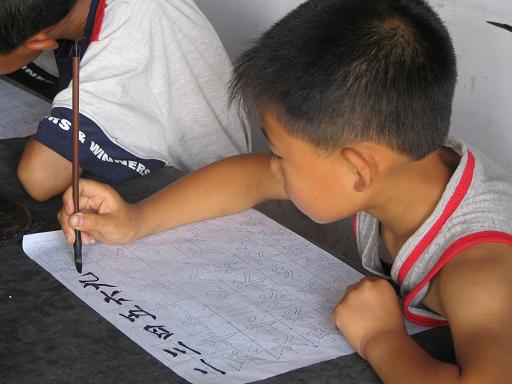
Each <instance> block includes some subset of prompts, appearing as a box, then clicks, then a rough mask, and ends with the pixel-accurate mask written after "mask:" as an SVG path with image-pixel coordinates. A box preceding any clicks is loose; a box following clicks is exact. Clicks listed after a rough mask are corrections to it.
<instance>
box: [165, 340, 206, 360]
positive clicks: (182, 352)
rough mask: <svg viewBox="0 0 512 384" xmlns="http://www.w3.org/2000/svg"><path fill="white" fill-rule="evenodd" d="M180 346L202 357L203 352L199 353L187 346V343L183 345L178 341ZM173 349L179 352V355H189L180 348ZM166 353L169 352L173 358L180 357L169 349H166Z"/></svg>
mask: <svg viewBox="0 0 512 384" xmlns="http://www.w3.org/2000/svg"><path fill="white" fill-rule="evenodd" d="M178 344H179V345H181V346H182V347H183V348H185V349H188V350H189V351H190V352H193V353H195V354H196V355H199V356H201V352H198V351H196V350H195V349H192V348H190V347H189V346H188V345H186V344H185V343H183V342H182V341H178ZM173 349H174V350H175V351H177V352H179V353H181V354H183V355H186V354H187V351H185V350H183V349H180V348H177V347H174V348H173ZM164 352H167V353H168V354H170V355H172V357H176V356H178V354H177V353H176V352H173V351H171V350H169V349H164Z"/></svg>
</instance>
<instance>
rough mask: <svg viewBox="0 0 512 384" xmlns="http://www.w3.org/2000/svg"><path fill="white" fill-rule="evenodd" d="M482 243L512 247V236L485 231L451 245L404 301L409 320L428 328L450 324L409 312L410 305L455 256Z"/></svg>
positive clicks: (465, 237)
mask: <svg viewBox="0 0 512 384" xmlns="http://www.w3.org/2000/svg"><path fill="white" fill-rule="evenodd" d="M480 243H504V244H507V245H512V235H511V234H508V233H505V232H498V231H485V232H477V233H472V234H471V235H467V236H464V237H462V238H460V239H459V240H457V241H455V242H454V243H453V244H452V245H450V246H449V247H448V248H447V249H446V251H445V252H444V253H443V255H442V256H441V258H440V259H439V260H438V261H437V263H436V264H435V265H434V267H433V268H432V270H431V271H430V272H429V274H428V275H427V277H425V279H423V280H422V281H421V283H419V284H418V285H417V286H416V288H414V289H413V290H412V291H411V292H410V293H409V294H408V295H407V297H406V298H405V300H404V313H405V317H407V319H409V320H411V321H412V322H414V323H416V324H420V325H426V326H432V327H437V326H445V325H448V322H446V321H442V320H434V319H430V318H428V317H425V316H421V315H417V314H415V313H412V312H411V311H409V305H410V304H411V302H412V300H413V299H414V298H415V297H416V295H417V294H418V293H419V292H420V291H421V289H422V288H423V287H424V286H425V285H426V284H427V283H428V282H429V281H431V280H432V279H433V278H434V276H435V275H437V274H438V273H439V271H440V270H441V269H442V268H443V267H444V266H445V265H446V264H447V263H448V262H449V261H450V260H452V259H453V258H454V257H455V256H457V255H458V254H459V253H460V252H462V251H463V250H465V249H467V248H469V247H472V246H474V245H476V244H480Z"/></svg>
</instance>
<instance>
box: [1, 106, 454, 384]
mask: <svg viewBox="0 0 512 384" xmlns="http://www.w3.org/2000/svg"><path fill="white" fill-rule="evenodd" d="M0 102H1V100H0ZM25 142H26V140H25V139H14V140H0V195H4V196H7V197H9V198H11V199H15V200H17V201H19V202H21V203H22V204H24V205H25V206H26V207H27V208H28V209H29V210H30V212H31V214H32V216H33V219H34V220H33V223H32V226H31V230H30V231H31V232H40V231H49V230H56V229H58V222H57V219H56V213H57V211H58V210H59V208H60V198H54V199H52V200H51V201H49V202H46V203H37V202H35V201H32V200H31V199H30V198H28V196H27V195H26V194H25V193H24V191H23V189H22V188H21V186H20V184H19V183H18V181H17V179H16V175H15V171H16V165H17V161H18V159H19V156H20V154H21V151H22V149H23V146H24V143H25ZM180 176H181V173H180V172H179V171H177V170H174V169H172V168H167V169H164V170H162V171H160V172H158V173H156V174H153V175H150V176H148V177H145V178H139V179H137V180H133V181H131V182H129V183H127V184H125V185H123V186H121V187H116V189H118V191H119V192H120V193H121V194H122V195H123V196H124V197H125V198H126V199H127V200H128V201H137V200H140V199H142V198H143V197H145V196H147V195H149V194H151V193H152V192H154V191H156V190H158V189H159V188H161V187H162V186H164V185H167V184H168V183H170V182H172V181H173V180H176V179H177V178H179V177H180ZM258 209H259V210H260V211H262V212H263V213H265V214H267V215H268V216H270V217H272V218H273V219H275V220H276V221H278V222H279V223H281V224H283V225H285V226H286V227H288V228H290V229H292V230H293V231H295V232H297V233H298V234H300V235H302V236H303V237H305V238H307V239H309V240H310V241H312V242H314V243H316V244H317V245H319V246H321V247H322V248H324V249H326V250H327V251H329V252H331V253H332V254H334V255H335V256H336V257H338V258H340V259H341V260H343V261H345V262H346V263H348V264H350V265H351V266H353V267H354V268H356V269H358V270H359V271H361V272H362V268H361V265H360V262H359V259H358V256H357V253H356V249H355V244H354V239H353V235H352V221H351V220H347V221H343V222H340V223H336V224H331V225H324V226H321V225H317V224H314V223H312V222H311V221H310V220H309V219H308V218H306V217H305V216H304V215H302V214H301V213H300V212H298V211H297V210H296V209H295V208H294V207H293V206H292V205H291V204H289V203H287V202H278V203H277V202H274V203H267V204H264V205H261V206H259V207H258ZM415 339H417V340H418V341H419V342H420V344H421V345H423V346H424V347H425V348H426V349H427V350H428V351H429V352H431V353H432V354H433V355H434V356H435V357H437V358H439V359H442V360H445V361H453V358H454V355H453V350H452V346H451V342H450V338H449V333H448V330H447V329H436V330H430V331H427V332H424V333H422V334H420V335H417V336H415ZM0 372H1V373H0V376H1V379H0V381H1V382H2V383H20V384H21V383H23V384H25V383H27V384H28V383H29V384H37V383H101V384H107V383H116V384H118V383H154V384H158V383H185V382H186V381H185V380H183V379H181V378H180V377H178V376H176V375H175V374H174V373H173V372H172V371H170V370H169V369H167V368H166V367H165V366H163V365H162V364H160V363H159V362H158V361H156V360H155V359H154V358H152V357H151V356H150V355H149V354H147V353H146V352H144V351H143V350H142V349H141V348H140V347H139V346H138V345H137V344H135V343H133V342H132V341H131V340H130V339H128V338H127V337H126V336H124V335H123V334H122V333H120V332H119V331H118V330H117V329H116V328H114V327H113V326H112V325H111V324H110V323H108V322H107V321H106V320H104V319H103V318H102V317H101V316H99V315H98V314H97V313H96V312H94V311H93V310H92V309H91V308H89V307H88V306H87V305H86V304H84V303H83V302H82V301H81V300H80V299H78V298H77V297H75V296H74V295H73V294H72V293H71V292H70V291H68V290H67V289H65V288H64V287H63V286H62V285H61V284H60V283H59V282H57V281H56V280H55V279H54V278H53V277H52V276H51V275H49V274H48V273H47V272H46V271H44V270H43V269H42V268H41V267H39V266H38V265H37V264H35V263H34V262H33V261H31V260H30V259H29V258H28V257H27V256H25V255H24V254H23V251H22V248H21V242H20V241H16V242H11V243H10V244H6V245H1V246H0ZM377 382H379V381H378V379H377V378H376V376H375V375H374V373H373V372H372V371H371V369H370V368H369V366H368V365H367V364H366V363H365V362H364V361H363V360H362V359H360V358H359V357H358V356H357V355H350V356H346V357H342V358H338V359H336V360H332V361H327V362H323V363H320V364H316V365H314V366H311V367H306V368H303V369H299V370H297V371H293V372H289V373H286V374H284V375H281V376H278V377H274V378H271V379H268V380H265V381H263V383H266V384H270V383H274V384H277V383H279V384H281V383H315V384H322V383H326V384H327V383H329V384H330V383H377Z"/></svg>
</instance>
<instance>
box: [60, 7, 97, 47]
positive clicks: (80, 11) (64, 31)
mask: <svg viewBox="0 0 512 384" xmlns="http://www.w3.org/2000/svg"><path fill="white" fill-rule="evenodd" d="M91 2H92V0H78V1H77V3H76V5H75V6H74V7H73V9H72V10H71V12H70V13H69V15H67V16H66V17H65V18H64V19H63V20H62V21H61V22H59V23H58V24H57V25H56V26H55V28H54V29H53V31H52V34H53V35H54V38H55V39H56V40H57V39H65V40H78V39H80V38H82V37H83V35H84V31H85V26H86V24H87V16H88V15H89V9H90V8H91Z"/></svg>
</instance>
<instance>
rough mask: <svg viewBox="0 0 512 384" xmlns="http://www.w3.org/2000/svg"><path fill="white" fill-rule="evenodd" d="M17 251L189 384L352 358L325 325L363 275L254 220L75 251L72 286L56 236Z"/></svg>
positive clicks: (68, 261) (66, 248)
mask: <svg viewBox="0 0 512 384" xmlns="http://www.w3.org/2000/svg"><path fill="white" fill-rule="evenodd" d="M23 249H24V250H25V252H26V254H27V255H29V256H30V257H31V258H32V259H33V260H35V261H36V262H37V263H39V264H40V265H41V266H42V267H43V268H45V269H46V270H47V271H48V272H50V273H51V274H52V275H53V276H55V277H56V278H57V279H58V280H59V281H60V282H61V283H62V284H64V285H65V286H66V287H67V288H68V289H70V290H71V291H72V292H74V293H75V294H76V295H77V296H78V297H80V298H81V299H82V300H83V301H85V302H86V303H87V304H88V305H90V306H91V307H92V308H93V309H94V310H96V311H97V312H98V313H99V314H101V315H102V316H103V317H105V318H106V319H107V320H109V321H110V322H111V323H112V324H113V325H115V326H116V327H117V328H119V329H120V330H121V331H122V332H124V333H125V334H126V335H127V336H129V337H130V338H131V339H132V340H133V341H135V342H136V343H138V344H139V345H140V346H142V347H143V348H144V349H145V350H146V351H148V352H149V353H150V354H152V355H153V356H154V357H155V358H157V359H158V360H160V361H161V362H162V363H163V364H165V365H166V366H168V367H169V368H170V369H172V370H173V371H175V372H176V373H177V374H179V375H180V376H182V377H183V378H185V379H187V380H188V381H190V382H192V383H198V384H200V383H216V384H218V383H226V384H231V383H233V384H237V383H248V382H252V381H256V380H261V379H265V378H267V377H271V376H274V375H278V374H281V373H284V372H287V371H290V370H293V369H297V368H300V367H304V366H307V365H311V364H314V363H317V362H320V361H324V360H328V359H333V358H336V357H339V356H342V355H346V354H350V353H352V352H353V350H352V348H351V347H350V346H349V345H348V343H347V342H346V340H345V339H344V338H343V337H342V336H341V335H340V334H339V333H338V332H337V330H336V329H335V328H334V326H333V324H332V321H331V314H332V310H333V308H334V307H335V305H336V304H337V303H338V302H339V300H340V298H341V297H342V296H343V293H344V291H345V289H346V287H347V286H348V285H350V284H352V283H355V282H357V281H359V280H360V279H361V277H362V275H361V274H360V273H359V272H357V271H355V270H354V269H352V268H351V267H349V266H347V265H346V264H344V263H343V262H341V261H339V260H338V259H336V258H335V257H333V256H332V255H330V254H329V253H327V252H325V251H323V250H322V249H320V248H318V247H317V246H315V245H313V244H311V243H309V242H308V241H306V240H304V239H303V238H302V237H300V236H298V235H297V234H295V233H293V232H291V231H290V230H288V229H286V228H284V227H283V226H281V225H279V224H278V223H276V222H274V221H273V220H271V219H269V218H268V217H266V216H264V215H263V214H261V213H259V212H257V211H254V210H250V211H247V212H244V213H241V214H237V215H232V216H228V217H225V218H220V219H215V220H209V221H205V222H201V223H196V224H193V225H189V226H185V227H181V228H178V229H174V230H171V231H168V232H165V233H161V234H158V235H154V236H152V237H149V238H146V239H142V240H139V241H137V242H136V243H134V244H132V245H130V246H118V247H115V246H106V245H102V244H95V245H93V246H87V247H84V250H83V261H84V269H83V271H82V274H81V275H80V274H78V273H77V272H76V269H75V266H74V262H73V258H72V247H71V246H70V245H68V244H67V243H66V242H65V240H64V236H63V235H62V232H60V231H58V232H49V233H40V234H36V235H29V236H25V238H24V239H23ZM94 283H95V284H97V285H91V284H94ZM98 284H99V285H98ZM102 284H107V286H103V285H102ZM114 299H115V300H117V302H116V301H114ZM124 300H128V301H124ZM130 311H132V312H130ZM421 329H422V328H419V327H413V328H411V329H410V331H414V332H416V331H418V330H421Z"/></svg>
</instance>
